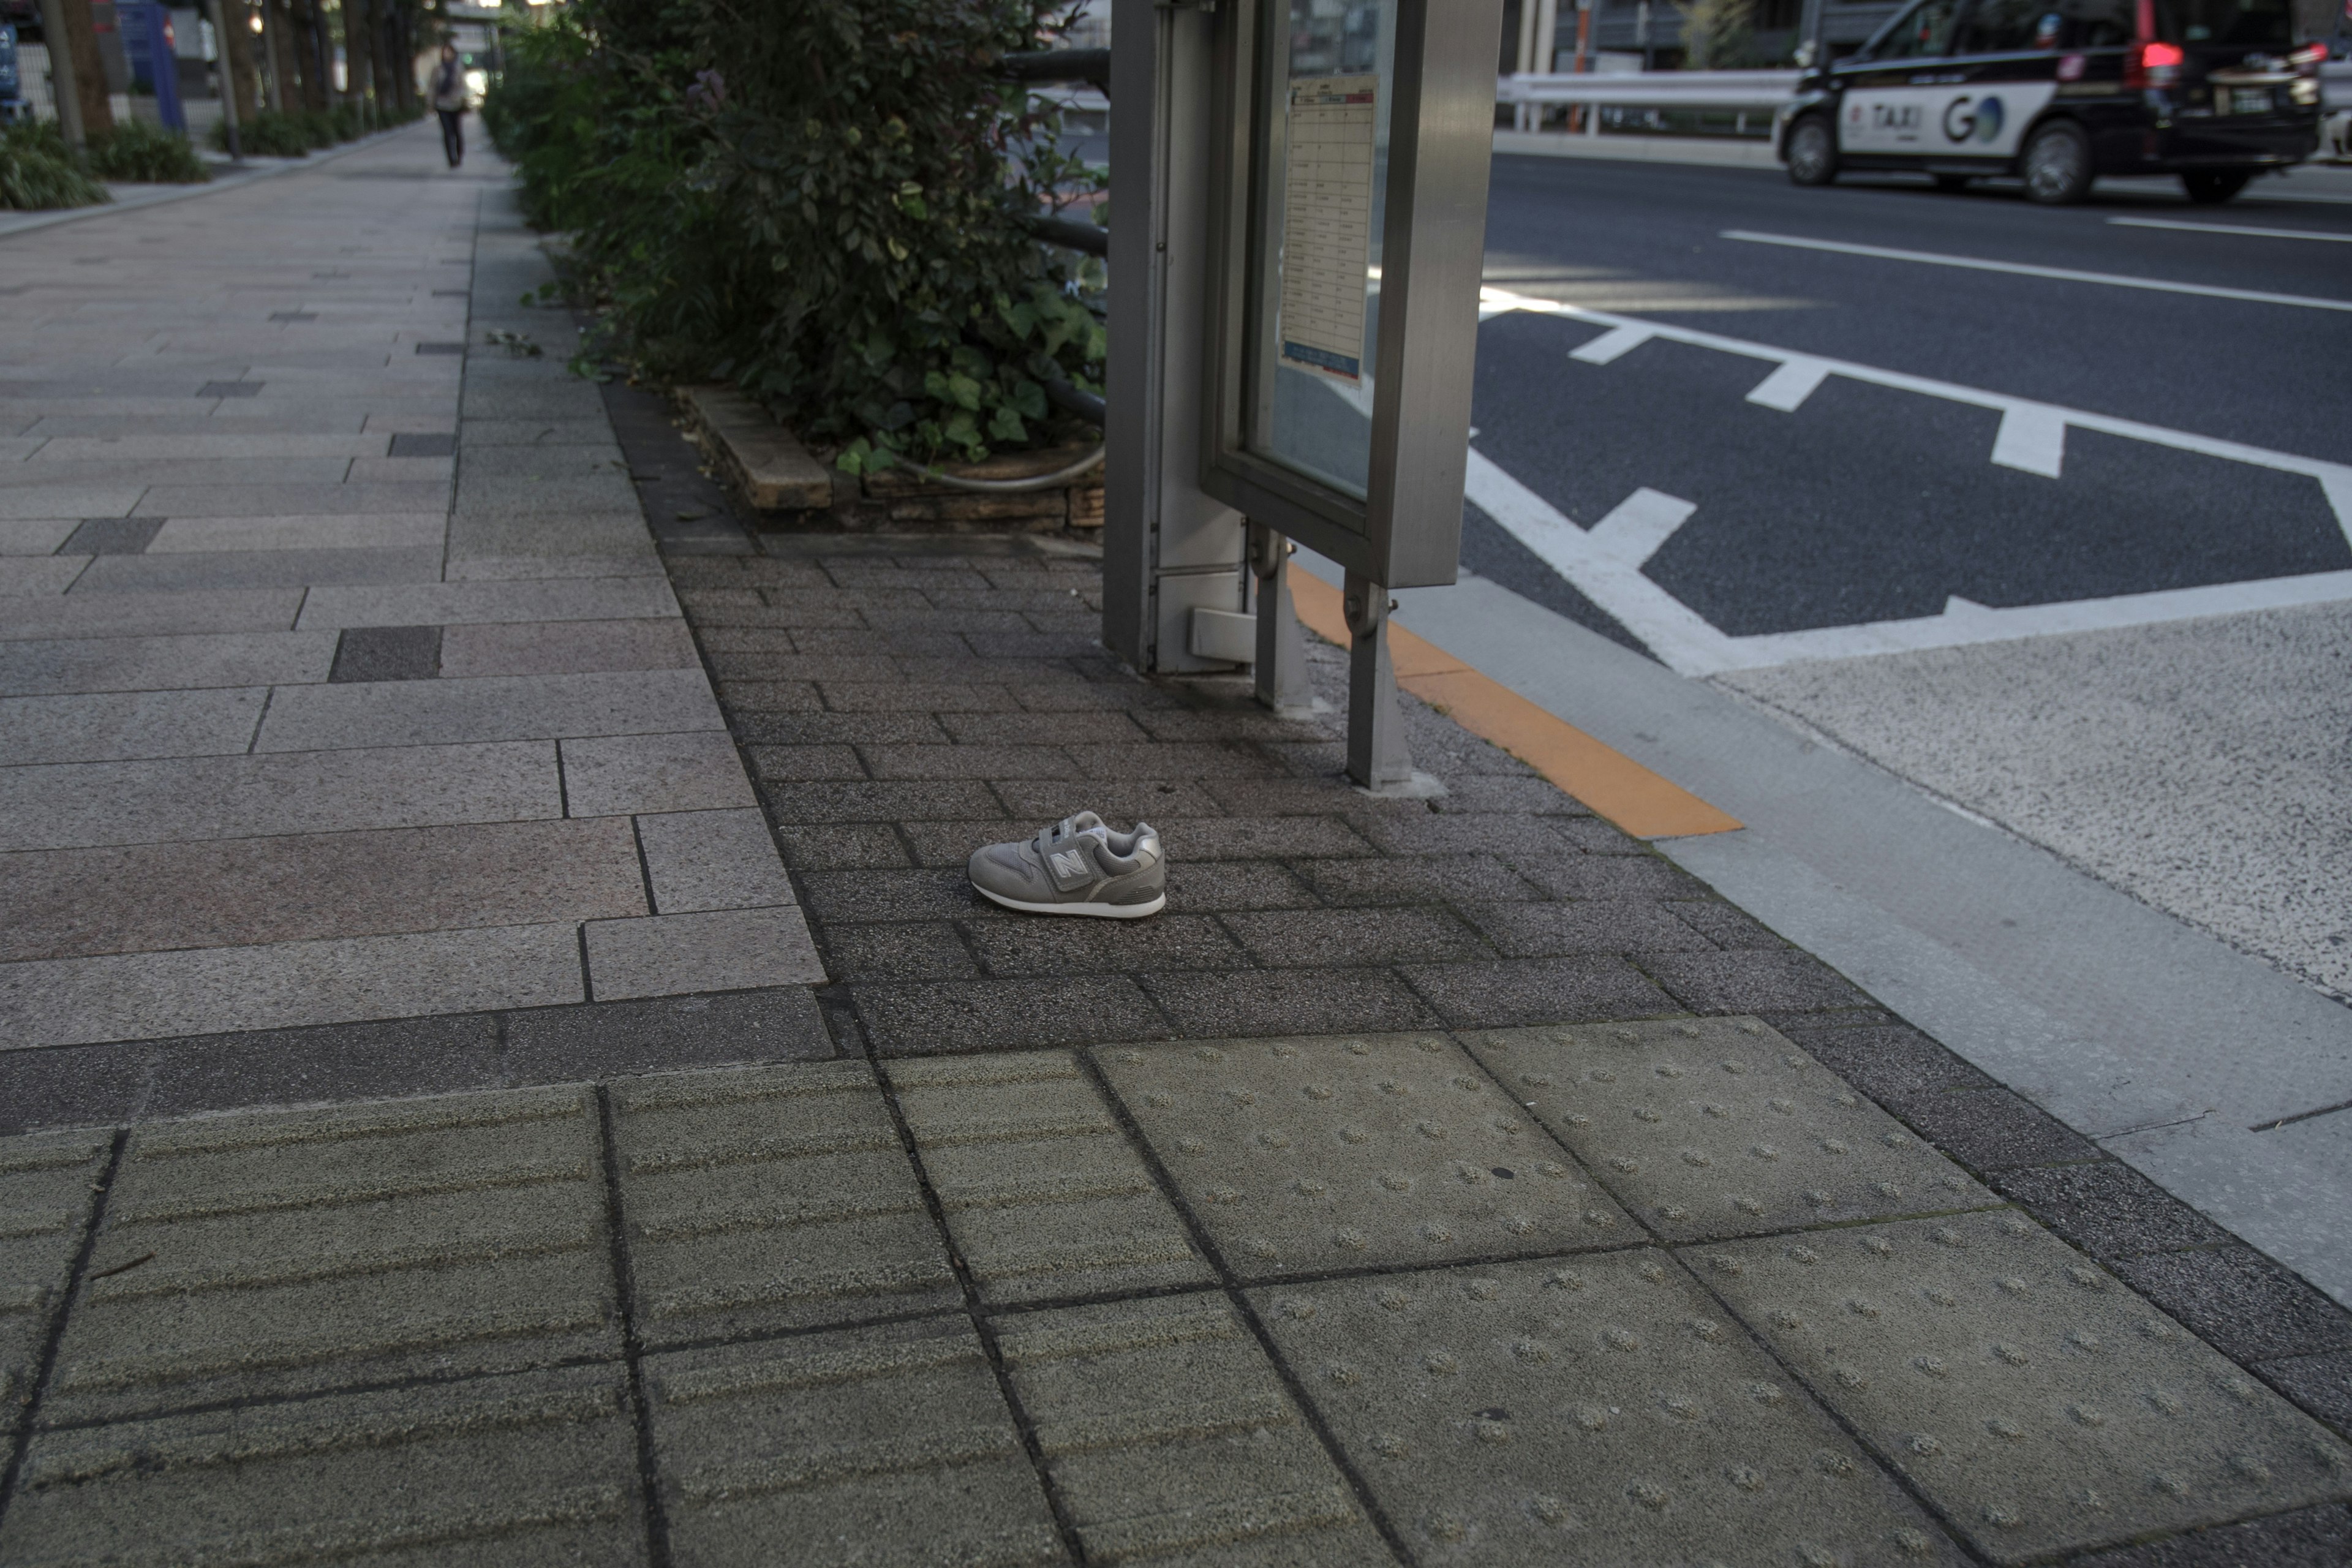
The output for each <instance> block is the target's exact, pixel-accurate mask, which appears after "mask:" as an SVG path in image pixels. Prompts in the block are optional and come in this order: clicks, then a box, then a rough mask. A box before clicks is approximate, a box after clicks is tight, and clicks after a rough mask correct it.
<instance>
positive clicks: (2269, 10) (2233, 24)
mask: <svg viewBox="0 0 2352 1568" xmlns="http://www.w3.org/2000/svg"><path fill="white" fill-rule="evenodd" d="M2156 17H2157V21H2156V30H2157V31H2158V33H2159V34H2161V35H2162V36H2163V37H2165V38H2166V39H2167V40H2168V41H2169V42H2172V43H2176V44H2221V45H2225V46H2233V47H2240V48H2253V47H2262V46H2268V47H2275V48H2284V47H2287V46H2288V45H2290V44H2292V43H2294V12H2293V11H2292V10H2291V9H2290V8H2289V6H2288V4H2287V0H2157V5H2156Z"/></svg>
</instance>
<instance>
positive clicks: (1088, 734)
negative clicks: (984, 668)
mask: <svg viewBox="0 0 2352 1568" xmlns="http://www.w3.org/2000/svg"><path fill="white" fill-rule="evenodd" d="M939 724H940V728H941V729H942V730H944V731H946V732H947V734H948V736H949V737H950V739H952V740H954V741H956V742H960V743H961V744H964V745H998V746H1003V745H1033V746H1059V745H1061V744H1063V743H1064V742H1067V741H1071V740H1074V739H1081V738H1082V739H1085V740H1088V741H1097V742H1113V741H1130V742H1134V741H1143V740H1147V739H1149V738H1150V737H1149V736H1147V735H1146V734H1145V733H1144V731H1141V730H1139V729H1138V728H1136V726H1135V723H1134V722H1133V721H1132V720H1131V719H1130V718H1129V715H1127V714H1125V713H1106V714H1104V715H1102V716H1101V717H1100V718H1094V719H1087V720H1085V721H1072V720H1071V719H1070V718H1069V717H1067V716H1066V715H1065V714H1059V713H942V714H940V716H939Z"/></svg>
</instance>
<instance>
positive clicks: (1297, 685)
mask: <svg viewBox="0 0 2352 1568" xmlns="http://www.w3.org/2000/svg"><path fill="white" fill-rule="evenodd" d="M1249 560H1250V571H1251V573H1252V574H1254V575H1255V577H1256V578H1257V661H1256V663H1255V665H1254V666H1253V667H1252V668H1253V672H1254V673H1255V677H1256V681H1255V684H1256V687H1257V700H1258V701H1259V703H1260V704H1261V705H1263V706H1265V707H1267V708H1271V709H1272V710H1274V711H1275V712H1276V713H1278V714H1280V715H1281V716H1282V717H1284V718H1286V719H1289V718H1305V717H1306V716H1307V714H1309V713H1312V712H1313V711H1314V710H1315V690H1314V688H1313V687H1311V686H1310V685H1308V683H1307V637H1306V636H1305V634H1304V633H1302V632H1300V631H1299V629H1298V607H1297V605H1295V604H1293V603H1292V602H1291V598H1290V541H1288V540H1287V539H1285V538H1284V537H1283V536H1282V535H1280V534H1279V533H1276V531H1274V530H1272V529H1270V528H1267V527H1265V525H1264V524H1262V523H1255V522H1254V523H1252V524H1250V531H1249Z"/></svg>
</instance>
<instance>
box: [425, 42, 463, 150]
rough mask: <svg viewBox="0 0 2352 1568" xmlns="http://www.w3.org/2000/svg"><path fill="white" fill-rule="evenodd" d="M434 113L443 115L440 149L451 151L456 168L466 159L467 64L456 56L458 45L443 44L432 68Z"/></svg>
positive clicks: (431, 93)
mask: <svg viewBox="0 0 2352 1568" xmlns="http://www.w3.org/2000/svg"><path fill="white" fill-rule="evenodd" d="M429 92H430V96H431V97H432V100H433V112H434V113H436V114H437V115H439V116H440V117H441V150H442V151H443V152H444V153H448V154H449V166H450V167H451V168H453V169H454V168H456V167H457V165H458V164H460V163H464V162H465V161H466V132H465V127H464V124H463V121H465V118H466V107H467V105H466V67H465V62H463V61H462V60H460V59H458V58H457V46H456V45H455V44H444V45H442V46H441V61H440V63H439V64H438V65H436V66H435V67H434V68H433V80H432V85H431V88H430V89H429Z"/></svg>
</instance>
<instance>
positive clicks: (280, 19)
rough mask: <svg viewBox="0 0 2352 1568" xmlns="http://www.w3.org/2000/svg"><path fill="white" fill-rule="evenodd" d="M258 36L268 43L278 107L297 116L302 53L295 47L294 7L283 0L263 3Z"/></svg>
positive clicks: (269, 0) (300, 104)
mask: <svg viewBox="0 0 2352 1568" xmlns="http://www.w3.org/2000/svg"><path fill="white" fill-rule="evenodd" d="M262 10H263V12H264V16H263V27H264V31H263V33H262V37H264V38H266V39H268V43H269V64H270V68H271V70H272V72H273V73H274V74H275V75H276V76H277V79H278V108H279V109H281V110H285V111H286V112H287V113H289V114H299V113H301V112H302V110H303V109H304V108H305V107H306V105H305V104H304V102H303V95H302V86H303V83H302V74H303V73H302V51H301V50H300V49H299V48H297V47H295V33H294V8H293V7H292V6H291V5H288V4H287V3H286V0H263V3H262Z"/></svg>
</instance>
